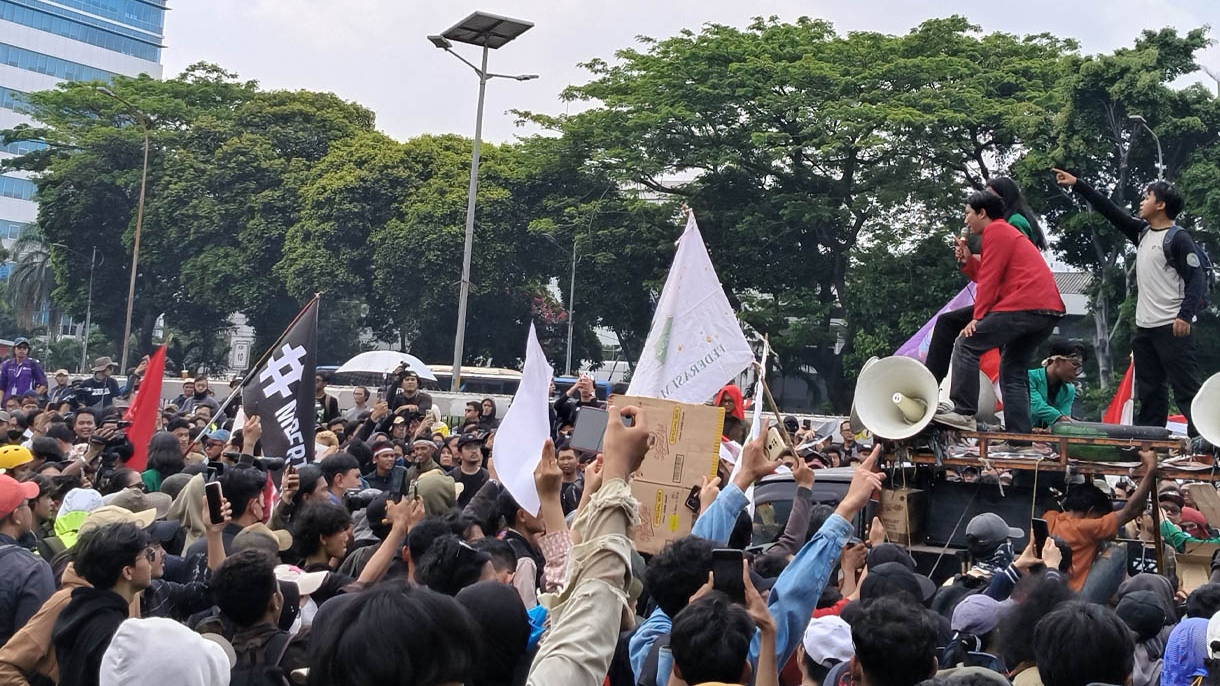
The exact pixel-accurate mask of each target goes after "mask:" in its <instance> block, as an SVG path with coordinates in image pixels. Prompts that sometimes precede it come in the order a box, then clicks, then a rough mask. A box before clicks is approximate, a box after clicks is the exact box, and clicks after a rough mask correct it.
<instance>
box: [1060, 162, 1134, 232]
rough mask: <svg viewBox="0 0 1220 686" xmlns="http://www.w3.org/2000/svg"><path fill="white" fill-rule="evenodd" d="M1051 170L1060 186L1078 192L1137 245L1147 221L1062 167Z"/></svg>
mask: <svg viewBox="0 0 1220 686" xmlns="http://www.w3.org/2000/svg"><path fill="white" fill-rule="evenodd" d="M1053 171H1054V172H1055V182H1056V183H1058V184H1059V185H1060V186H1067V187H1068V188H1071V189H1072V190H1073V191H1075V192H1076V193H1078V194H1080V197H1082V198H1084V199H1085V201H1086V202H1088V203H1089V204H1090V205H1092V206H1093V209H1095V210H1097V211H1098V212H1099V213H1100V214H1101V216H1103V217H1105V218H1106V221H1108V222H1110V223H1111V224H1113V225H1114V228H1116V229H1118V230H1119V231H1122V232H1123V235H1124V236H1126V237H1127V239H1128V240H1130V241H1131V242H1132V243H1135V244H1136V245H1139V242H1140V233H1141V232H1143V230H1144V229H1145V228H1146V227H1147V226H1148V222H1146V221H1144V220H1143V219H1140V218H1139V217H1135V216H1133V215H1132V214H1131V213H1130V212H1128V211H1126V210H1124V209H1123V208H1121V207H1119V206H1118V205H1115V204H1114V201H1113V200H1111V199H1109V198H1107V197H1106V196H1104V195H1102V194H1101V193H1098V192H1097V191H1096V190H1095V189H1094V188H1093V187H1092V186H1090V185H1089V184H1087V183H1085V182H1084V181H1082V180H1080V179H1078V178H1076V177H1075V176H1073V175H1071V174H1069V173H1067V172H1065V171H1063V170H1062V169H1055V170H1053Z"/></svg>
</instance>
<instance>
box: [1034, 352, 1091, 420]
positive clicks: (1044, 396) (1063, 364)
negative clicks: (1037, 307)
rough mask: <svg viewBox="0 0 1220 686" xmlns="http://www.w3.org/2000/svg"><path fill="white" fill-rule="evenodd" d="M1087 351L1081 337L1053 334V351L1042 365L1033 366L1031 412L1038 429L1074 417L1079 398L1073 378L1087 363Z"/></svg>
mask: <svg viewBox="0 0 1220 686" xmlns="http://www.w3.org/2000/svg"><path fill="white" fill-rule="evenodd" d="M1084 352H1085V350H1084V345H1083V344H1082V343H1080V342H1078V341H1069V340H1065V339H1062V338H1052V339H1051V348H1050V354H1049V355H1047V357H1046V359H1045V360H1042V366H1041V367H1039V368H1038V369H1031V370H1029V372H1028V376H1029V414H1030V417H1031V419H1032V420H1033V425H1034V428H1035V429H1049V428H1051V427H1053V426H1054V425H1056V424H1058V423H1060V422H1070V421H1072V404H1073V403H1075V402H1076V387H1075V386H1074V385H1073V384H1072V381H1073V380H1075V379H1076V376H1077V375H1079V374H1080V370H1081V369H1082V368H1083V367H1084Z"/></svg>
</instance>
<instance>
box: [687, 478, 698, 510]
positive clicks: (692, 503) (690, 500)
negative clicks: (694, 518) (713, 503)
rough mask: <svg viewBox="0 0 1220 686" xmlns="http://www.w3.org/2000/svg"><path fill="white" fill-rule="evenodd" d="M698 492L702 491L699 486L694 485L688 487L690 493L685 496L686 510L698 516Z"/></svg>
mask: <svg viewBox="0 0 1220 686" xmlns="http://www.w3.org/2000/svg"><path fill="white" fill-rule="evenodd" d="M700 490H702V489H700V488H699V485H698V484H696V485H694V486H691V487H690V493H688V494H687V495H686V509H688V510H690V511H691V512H694V513H695V514H699V506H700V503H699V491H700Z"/></svg>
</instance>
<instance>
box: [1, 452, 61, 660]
mask: <svg viewBox="0 0 1220 686" xmlns="http://www.w3.org/2000/svg"><path fill="white" fill-rule="evenodd" d="M38 495H39V488H38V484H36V483H33V482H31V481H17V480H16V479H14V478H13V477H11V476H9V475H7V474H0V644H2V643H4V642H5V641H7V640H8V639H9V638H10V637H11V636H12V635H13V634H15V633H16V632H17V630H18V629H20V628H21V627H22V626H23V625H24V624H25V623H26V622H27V621H28V620H29V619H30V617H33V616H34V613H36V612H38V608H39V607H41V606H42V604H43V603H44V602H45V601H46V599H47V598H50V597H51V594H52V593H54V592H55V579H54V577H53V575H52V574H51V567H50V565H48V564H47V563H46V561H44V560H42V559H41V558H39V557H38V556H36V555H34V553H32V552H30V551H29V550H27V549H26V548H24V547H22V546H21V545H19V544H18V543H17V541H18V540H19V539H21V538H24V537H26V536H28V535H29V534H30V533H31V532H32V531H33V530H34V512H33V510H32V509H31V507H30V501H31V500H34V499H36V498H38Z"/></svg>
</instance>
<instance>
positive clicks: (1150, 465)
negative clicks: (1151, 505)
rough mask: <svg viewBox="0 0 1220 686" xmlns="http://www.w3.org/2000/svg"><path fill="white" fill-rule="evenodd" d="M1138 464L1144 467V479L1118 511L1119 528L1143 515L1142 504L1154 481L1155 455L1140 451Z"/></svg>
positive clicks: (1146, 498)
mask: <svg viewBox="0 0 1220 686" xmlns="http://www.w3.org/2000/svg"><path fill="white" fill-rule="evenodd" d="M1140 464H1141V465H1143V467H1144V478H1143V479H1140V485H1139V486H1137V487H1136V489H1135V492H1134V493H1132V494H1131V497H1130V498H1127V504H1126V505H1123V509H1121V510H1119V511H1118V526H1119V528H1121V527H1122V526H1123V525H1124V524H1126V523H1127V522H1129V521H1131V520H1133V519H1135V518H1136V517H1138V516H1140V515H1141V514H1143V513H1144V504H1145V501H1147V500H1148V494H1149V493H1151V492H1152V482H1153V481H1156V453H1155V452H1153V451H1152V450H1151V449H1149V450H1141V451H1140Z"/></svg>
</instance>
